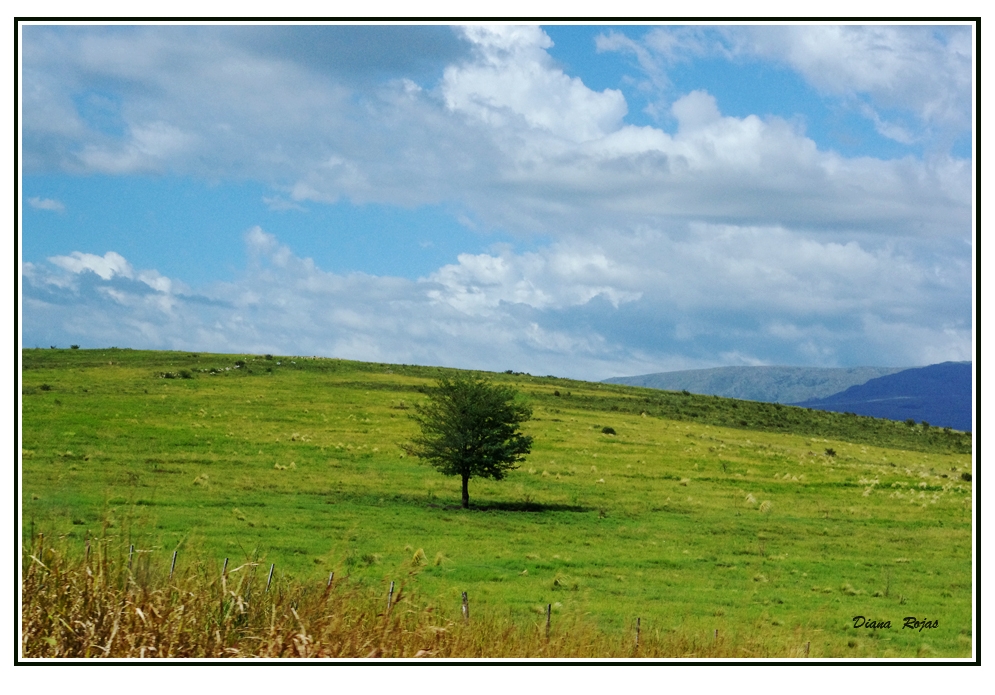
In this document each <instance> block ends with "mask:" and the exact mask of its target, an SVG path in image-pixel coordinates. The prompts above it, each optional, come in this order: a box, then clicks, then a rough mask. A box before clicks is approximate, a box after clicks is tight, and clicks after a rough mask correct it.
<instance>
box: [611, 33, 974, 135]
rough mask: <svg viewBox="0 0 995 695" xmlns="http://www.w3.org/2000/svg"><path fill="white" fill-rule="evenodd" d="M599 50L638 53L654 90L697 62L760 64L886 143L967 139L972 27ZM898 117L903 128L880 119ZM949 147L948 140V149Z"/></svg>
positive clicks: (628, 42) (722, 36) (731, 38)
mask: <svg viewBox="0 0 995 695" xmlns="http://www.w3.org/2000/svg"><path fill="white" fill-rule="evenodd" d="M598 48H599V50H603V51H608V50H612V51H621V52H628V53H631V54H633V55H635V56H636V57H637V59H638V64H639V66H640V67H641V68H642V70H643V71H644V73H645V74H646V75H647V77H648V78H649V81H650V82H652V84H654V85H656V86H658V87H659V88H662V87H664V86H666V85H667V80H666V76H665V73H666V69H667V68H668V67H669V66H672V65H674V64H676V63H678V62H682V61H687V60H688V59H689V58H692V57H699V56H711V57H721V58H725V59H727V60H730V61H736V60H743V59H758V58H759V59H763V60H772V61H776V62H779V63H781V64H783V65H786V66H788V67H790V68H791V69H793V70H795V71H796V72H797V73H798V74H800V75H801V76H802V77H803V78H804V79H805V80H806V81H807V82H808V83H809V84H811V85H812V86H813V87H815V88H816V89H817V90H819V91H820V92H821V93H822V94H824V95H827V96H834V97H840V98H842V99H843V102H842V103H843V104H846V105H849V106H851V107H852V108H854V109H855V111H856V112H857V113H860V114H862V115H864V116H865V117H867V118H868V119H869V120H871V121H872V122H873V123H874V125H875V129H876V130H877V131H878V133H880V134H881V135H883V136H884V137H887V138H890V139H893V140H896V141H898V142H901V143H904V144H910V143H912V142H915V141H921V140H927V139H928V140H933V139H936V138H939V140H940V142H941V143H943V144H945V145H949V142H948V141H949V139H950V136H951V133H957V134H959V133H963V132H965V131H967V132H969V130H970V127H971V113H972V109H971V103H972V92H973V86H972V76H971V62H972V48H973V37H972V32H971V28H970V27H968V26H942V25H941V26H901V25H864V26H859V25H842V24H841V25H832V24H825V23H820V24H813V25H791V26H729V27H715V28H710V29H706V28H700V27H660V28H656V29H653V30H651V31H649V32H647V33H646V35H645V36H643V37H642V38H641V39H640V40H639V41H636V40H633V39H630V38H628V37H627V36H625V35H622V34H619V33H618V32H609V33H607V34H605V35H602V36H601V37H599V38H598ZM895 110H898V111H899V112H901V113H904V114H908V115H909V116H911V117H912V121H913V122H912V123H909V124H906V125H903V124H902V123H899V122H894V121H893V120H889V119H888V118H885V117H884V116H883V115H882V112H884V111H895ZM944 140H946V141H947V142H944Z"/></svg>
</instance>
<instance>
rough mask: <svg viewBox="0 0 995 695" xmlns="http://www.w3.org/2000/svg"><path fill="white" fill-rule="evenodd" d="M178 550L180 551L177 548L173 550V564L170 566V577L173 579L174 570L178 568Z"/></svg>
mask: <svg viewBox="0 0 995 695" xmlns="http://www.w3.org/2000/svg"><path fill="white" fill-rule="evenodd" d="M177 552H178V551H176V550H174V551H173V564H171V565H170V566H169V578H170V579H171V580H172V578H173V570H174V569H176V553H177Z"/></svg>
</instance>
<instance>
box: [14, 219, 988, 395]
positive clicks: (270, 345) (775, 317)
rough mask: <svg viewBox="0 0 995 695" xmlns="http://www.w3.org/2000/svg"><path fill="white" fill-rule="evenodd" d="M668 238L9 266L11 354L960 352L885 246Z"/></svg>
mask: <svg viewBox="0 0 995 695" xmlns="http://www.w3.org/2000/svg"><path fill="white" fill-rule="evenodd" d="M672 236H675V235H673V234H670V235H667V234H664V233H662V232H659V231H653V232H650V231H644V232H643V233H640V234H633V235H628V236H625V237H621V238H619V239H616V240H614V243H613V245H612V246H611V247H610V248H602V247H597V246H594V245H584V244H583V243H581V244H580V245H572V244H562V245H554V246H552V247H550V248H546V249H543V250H542V251H541V252H536V253H525V254H514V253H512V252H511V251H508V250H504V251H502V252H500V253H495V254H477V255H469V254H468V255H463V256H460V258H459V261H458V263H456V264H452V265H449V266H445V267H443V268H441V269H440V270H439V271H437V272H436V273H434V274H432V275H431V276H429V277H426V278H423V279H421V280H417V281H412V280H406V279H402V278H394V277H376V276H370V275H365V274H362V273H354V274H347V275H342V274H336V273H330V272H327V271H324V270H322V269H321V268H319V267H318V266H317V265H316V264H315V263H314V261H313V260H311V259H309V258H301V257H299V256H297V255H295V254H294V253H293V251H292V250H291V249H289V248H288V247H287V246H286V245H284V244H282V243H281V242H280V241H279V240H278V239H277V238H276V237H274V236H273V235H272V234H269V233H267V232H266V231H264V230H263V229H261V228H259V227H255V228H252V229H250V230H248V231H247V232H246V234H245V237H244V238H245V245H246V251H247V255H248V259H249V262H248V264H247V265H246V267H245V269H244V271H243V272H242V273H240V275H239V277H238V278H237V279H236V280H234V281H232V282H229V283H217V284H214V285H211V286H207V287H202V288H198V289H197V290H192V289H190V288H188V287H186V286H185V285H183V284H182V283H178V282H177V281H175V280H174V279H172V278H167V277H163V276H162V275H160V274H159V273H157V272H156V271H154V270H151V269H143V270H135V269H134V268H132V266H131V264H130V263H129V262H128V261H127V260H126V259H124V258H123V257H122V256H120V255H119V254H117V253H114V252H108V253H106V254H105V255H104V256H97V255H95V254H87V253H81V252H74V253H72V254H70V255H68V256H57V257H53V258H51V259H49V263H48V264H46V265H43V266H39V265H33V264H26V265H25V266H24V268H22V276H23V277H24V281H25V282H24V288H25V290H24V292H25V300H24V301H25V307H26V311H25V325H24V336H25V344H27V345H30V344H32V341H35V342H37V343H38V344H51V343H59V342H63V343H65V342H74V343H78V344H84V345H106V344H114V345H122V344H124V345H130V346H132V347H145V348H166V349H198V350H206V349H207V350H214V351H249V352H259V353H263V352H270V353H283V354H287V353H289V354H306V355H311V354H314V355H325V356H335V357H344V358H351V359H359V360H371V361H389V362H400V363H418V364H442V365H449V366H457V367H473V368H482V369H491V370H495V371H502V370H504V369H511V368H514V369H516V370H524V371H529V372H531V373H537V374H558V375H561V376H572V377H579V378H588V379H600V378H605V377H607V376H613V375H619V374H631V373H640V372H647V371H654V370H660V369H661V368H674V369H678V368H692V367H696V366H711V365H714V364H715V363H716V362H717V361H721V362H723V363H736V364H750V363H778V362H781V363H799V362H802V363H810V364H821V365H834V364H849V363H860V362H861V358H865V359H867V360H869V361H870V363H877V364H894V365H912V364H921V363H924V362H925V361H937V360H939V359H941V358H942V359H966V358H969V356H970V334H971V331H970V325H971V324H970V316H969V315H965V314H964V312H962V311H959V310H958V309H957V306H958V297H957V291H956V287H957V281H958V280H960V278H948V281H949V286H948V287H947V288H946V289H941V291H939V292H938V291H937V288H936V284H937V283H936V278H935V277H933V275H934V273H933V272H932V269H930V268H927V267H923V266H922V265H918V264H917V263H916V262H915V261H914V260H913V259H911V258H904V257H903V255H902V254H901V253H900V252H898V251H896V250H895V249H893V248H887V247H881V248H877V249H865V248H863V247H862V246H860V245H859V244H856V243H849V244H845V245H840V244H836V243H833V242H817V241H813V240H811V239H808V238H806V237H805V236H804V235H798V234H795V233H793V232H791V231H789V230H786V229H783V228H742V227H733V226H725V227H715V226H709V225H692V226H691V227H689V228H688V229H686V230H685V231H684V233H683V235H682V237H681V239H680V240H673V239H671V237H672ZM688 269H692V272H688ZM965 272H967V271H966V270H965ZM758 307H762V312H759V313H758V310H757V308H758ZM855 360H856V362H854V361H855ZM865 363H866V362H865Z"/></svg>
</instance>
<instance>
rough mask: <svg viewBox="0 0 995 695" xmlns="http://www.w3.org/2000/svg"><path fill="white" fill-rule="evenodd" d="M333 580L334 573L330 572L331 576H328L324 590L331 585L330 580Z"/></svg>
mask: <svg viewBox="0 0 995 695" xmlns="http://www.w3.org/2000/svg"><path fill="white" fill-rule="evenodd" d="M334 578H335V572H332V573H331V574H329V575H328V583H327V584H325V588H326V589H327V588H328V587H330V586H331V585H332V579H334Z"/></svg>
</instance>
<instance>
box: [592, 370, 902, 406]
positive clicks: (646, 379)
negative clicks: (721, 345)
mask: <svg viewBox="0 0 995 695" xmlns="http://www.w3.org/2000/svg"><path fill="white" fill-rule="evenodd" d="M903 369H905V367H845V368H820V367H715V368H713V369H691V370H688V371H683V372H662V373H659V374H644V375H642V376H619V377H615V378H613V379H605V383H608V384H626V385H628V386H646V387H648V388H652V389H664V390H667V391H684V390H686V391H690V392H691V393H700V394H703V395H706V396H724V397H725V398H739V399H742V400H745V401H763V402H766V403H796V402H798V401H805V400H809V399H812V398H825V397H826V396H831V395H833V394H834V393H839V392H840V391H844V390H846V389H848V388H850V387H851V386H856V385H858V384H864V383H866V382H868V381H869V380H871V379H875V378H877V377H880V376H885V375H886V374H894V373H895V372H900V371H902V370H903Z"/></svg>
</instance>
